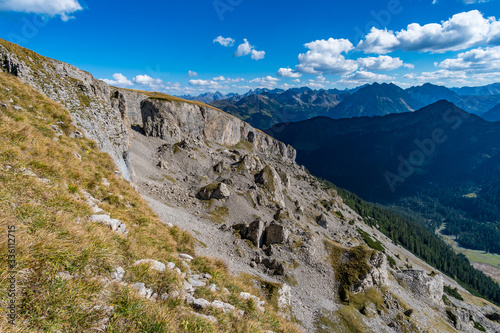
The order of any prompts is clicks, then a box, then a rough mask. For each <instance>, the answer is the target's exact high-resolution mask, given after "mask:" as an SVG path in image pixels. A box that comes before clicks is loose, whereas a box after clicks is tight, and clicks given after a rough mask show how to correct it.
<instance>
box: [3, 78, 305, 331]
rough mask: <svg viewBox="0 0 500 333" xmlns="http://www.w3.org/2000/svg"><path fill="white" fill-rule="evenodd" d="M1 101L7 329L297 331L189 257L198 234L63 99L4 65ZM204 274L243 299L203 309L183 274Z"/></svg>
mask: <svg viewBox="0 0 500 333" xmlns="http://www.w3.org/2000/svg"><path fill="white" fill-rule="evenodd" d="M0 101H2V102H1V106H0V225H1V227H2V229H3V230H10V236H9V237H8V238H7V236H6V237H2V239H1V240H0V248H1V249H2V252H7V249H9V250H10V253H11V254H14V255H15V261H12V259H13V258H12V257H10V258H9V259H10V260H9V261H7V256H2V258H1V259H0V260H1V265H2V267H3V268H4V269H2V270H0V286H1V288H2V292H1V294H2V301H1V302H2V303H1V304H2V308H3V309H4V310H7V309H9V313H10V314H15V315H16V317H15V318H13V317H9V316H7V313H6V311H3V312H4V313H3V314H2V316H0V331H2V332H47V331H61V332H104V331H107V332H117V331H119V332H123V331H127V332H159V331H164V332H167V331H168V332H200V331H203V332H220V331H225V332H234V331H238V330H245V329H246V327H253V328H255V329H256V330H267V329H272V330H275V331H285V332H287V331H289V330H291V331H295V332H298V330H297V329H296V328H295V327H294V325H292V324H290V323H287V322H286V321H285V320H284V319H283V318H281V317H280V316H278V315H277V313H276V311H275V310H273V308H272V306H271V304H270V303H269V302H267V301H266V302H265V304H264V303H263V305H264V306H265V308H266V310H265V312H264V313H260V312H258V310H257V309H256V308H255V307H254V306H253V305H252V304H249V303H245V299H244V298H242V297H241V296H240V293H241V292H243V291H247V292H251V293H253V294H255V295H259V294H258V290H256V289H253V288H252V287H251V286H249V285H248V279H243V278H241V279H239V278H236V277H233V276H231V275H229V273H228V271H227V269H226V268H225V265H224V264H223V263H222V262H220V261H216V260H214V259H210V258H204V257H201V256H200V257H196V258H195V259H194V260H184V259H183V258H189V256H188V255H189V254H191V255H193V256H194V239H193V237H192V236H191V235H189V234H188V233H186V232H184V231H182V230H180V229H179V228H178V227H174V226H167V225H165V224H162V223H161V222H160V220H159V219H158V217H157V216H156V215H155V213H153V211H152V210H151V208H149V206H148V205H147V203H146V202H145V201H144V200H143V199H142V198H141V197H140V196H139V194H138V193H137V192H136V191H134V190H133V189H132V187H131V186H130V184H129V183H127V182H126V181H124V180H123V179H120V178H119V177H117V175H116V173H115V165H114V163H113V160H112V159H111V158H110V156H109V155H108V154H105V153H102V152H101V151H100V150H99V149H98V147H97V145H96V143H95V142H94V141H92V140H89V139H88V138H85V137H84V136H83V135H82V133H81V132H82V130H81V129H79V128H77V127H75V126H74V125H73V124H72V119H71V117H70V114H69V112H68V110H66V109H65V108H64V107H63V106H62V105H60V104H58V103H56V102H54V101H52V100H50V99H48V98H47V97H45V96H43V95H42V94H40V93H39V92H37V91H36V90H34V89H32V88H30V87H29V86H27V85H25V84H23V83H21V82H20V81H19V80H18V79H17V78H15V77H13V76H11V75H8V74H5V73H0ZM13 240H15V242H13ZM141 260H142V261H141ZM167 264H168V265H167ZM165 265H167V267H166V266H165ZM5 267H10V268H9V269H5ZM196 274H198V275H203V274H210V275H211V277H210V278H206V277H208V275H206V277H205V278H203V279H202V281H204V282H203V283H208V282H209V283H212V284H214V285H216V286H217V289H216V290H215V289H214V290H213V291H208V290H205V291H203V292H204V297H205V298H208V297H210V298H211V300H218V301H220V302H226V304H229V302H230V303H232V304H234V306H236V308H233V309H234V310H233V311H216V310H208V309H207V310H204V311H203V310H197V311H198V312H193V311H194V309H193V308H192V307H191V306H189V305H188V304H187V303H184V302H183V301H182V300H183V297H186V294H185V291H184V289H183V283H184V279H185V278H186V279H188V278H189V279H195V275H196ZM200 280H201V279H200ZM200 282H201V281H200ZM223 288H227V289H228V290H230V291H228V293H227V294H224V293H223V292H222V291H223V290H224V289H223ZM13 292H14V293H15V297H13V294H12V293H13ZM200 292H201V291H198V293H200ZM198 295H199V294H198ZM7 302H10V304H9V303H7ZM13 302H14V303H13ZM8 304H9V306H7V305H8ZM214 304H215V303H214ZM220 304H225V303H220ZM214 309H215V307H214ZM240 311H244V314H243V315H244V318H245V322H243V321H241V320H234V318H236V317H238V316H240V315H241V314H242V313H243V312H240ZM257 313H258V315H257ZM207 315H211V316H212V317H208V316H207ZM214 321H215V323H214ZM10 322H13V323H14V324H12V323H10Z"/></svg>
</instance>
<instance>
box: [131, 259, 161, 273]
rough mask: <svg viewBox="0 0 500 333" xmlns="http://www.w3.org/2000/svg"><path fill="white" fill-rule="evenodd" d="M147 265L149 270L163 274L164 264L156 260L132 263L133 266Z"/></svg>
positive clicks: (142, 260)
mask: <svg viewBox="0 0 500 333" xmlns="http://www.w3.org/2000/svg"><path fill="white" fill-rule="evenodd" d="M144 264H146V265H149V268H150V269H153V270H155V271H158V272H164V271H165V268H166V266H165V264H164V263H161V262H159V261H157V260H154V259H141V260H138V261H136V262H135V263H134V266H137V265H144Z"/></svg>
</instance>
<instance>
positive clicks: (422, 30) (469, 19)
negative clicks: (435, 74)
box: [357, 10, 500, 54]
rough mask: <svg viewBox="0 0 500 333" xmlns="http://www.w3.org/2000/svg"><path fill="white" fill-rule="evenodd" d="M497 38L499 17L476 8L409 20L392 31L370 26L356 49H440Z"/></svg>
mask: <svg viewBox="0 0 500 333" xmlns="http://www.w3.org/2000/svg"><path fill="white" fill-rule="evenodd" d="M498 42H500V21H498V20H496V19H495V17H489V18H486V17H484V16H483V14H481V12H479V11H478V10H471V11H469V12H462V13H458V14H455V15H453V16H452V17H451V18H450V19H449V20H447V21H444V22H442V23H430V24H426V25H423V26H421V25H420V24H418V23H412V24H409V25H408V26H407V28H406V29H403V30H400V31H397V32H394V31H391V30H387V29H385V30H381V29H377V28H375V27H373V28H372V29H371V31H370V33H368V35H366V37H365V39H364V40H362V41H360V42H359V44H358V46H357V49H359V50H362V51H364V52H365V53H378V54H385V53H390V52H393V51H396V50H403V51H422V52H431V53H443V52H446V51H459V50H463V49H467V48H470V47H474V46H479V45H482V44H485V45H489V44H497V43H498Z"/></svg>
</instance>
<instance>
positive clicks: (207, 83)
mask: <svg viewBox="0 0 500 333" xmlns="http://www.w3.org/2000/svg"><path fill="white" fill-rule="evenodd" d="M188 82H189V84H190V85H192V86H210V85H218V84H219V83H217V81H214V80H189V81H188Z"/></svg>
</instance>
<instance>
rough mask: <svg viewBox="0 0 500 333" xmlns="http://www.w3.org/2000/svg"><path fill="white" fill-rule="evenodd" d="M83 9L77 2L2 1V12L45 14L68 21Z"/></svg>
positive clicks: (46, 0)
mask: <svg viewBox="0 0 500 333" xmlns="http://www.w3.org/2000/svg"><path fill="white" fill-rule="evenodd" d="M82 9H83V7H82V6H81V5H80V4H79V3H78V1H77V0H0V11H14V12H23V13H36V14H45V15H48V16H50V17H53V16H57V15H59V16H61V20H63V21H67V20H69V19H71V18H73V16H71V14H73V13H74V12H77V11H79V10H82Z"/></svg>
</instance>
